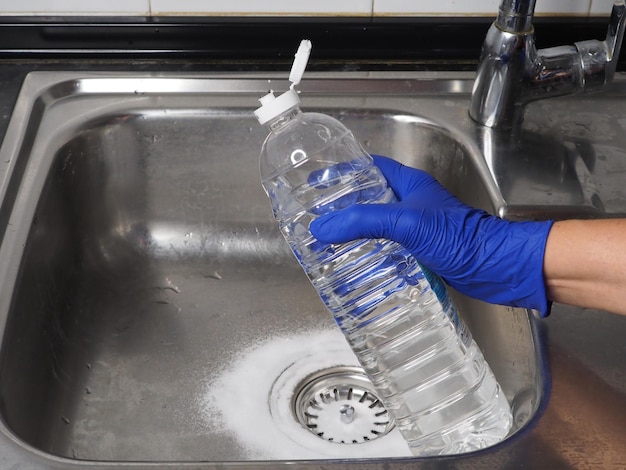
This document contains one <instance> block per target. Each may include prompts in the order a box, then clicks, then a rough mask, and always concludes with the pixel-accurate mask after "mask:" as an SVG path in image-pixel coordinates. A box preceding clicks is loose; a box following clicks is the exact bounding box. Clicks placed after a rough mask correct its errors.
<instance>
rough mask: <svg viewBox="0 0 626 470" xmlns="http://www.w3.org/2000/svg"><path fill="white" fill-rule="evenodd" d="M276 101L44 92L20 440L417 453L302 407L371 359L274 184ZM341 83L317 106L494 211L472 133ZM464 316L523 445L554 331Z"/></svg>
mask: <svg viewBox="0 0 626 470" xmlns="http://www.w3.org/2000/svg"><path fill="white" fill-rule="evenodd" d="M367 86H368V87H371V86H373V85H371V84H370V85H367ZM266 87H267V81H265V80H256V79H247V80H243V79H242V80H239V81H237V80H225V79H214V80H211V79H194V78H160V79H149V78H141V77H139V78H133V77H132V76H131V77H117V78H116V77H113V78H99V77H97V76H96V77H87V78H83V79H78V78H76V79H75V78H72V77H71V75H67V76H65V75H55V74H34V75H31V76H30V77H29V78H28V80H27V84H26V87H25V89H24V91H23V93H22V96H23V98H21V99H22V101H21V102H20V103H18V108H17V111H16V113H19V112H23V113H24V115H23V116H24V119H23V120H22V122H19V120H17V119H16V120H15V122H14V123H12V125H11V126H12V127H11V128H10V129H9V131H8V133H7V142H5V146H4V147H3V153H2V155H1V156H2V160H3V161H6V162H7V163H6V165H5V166H4V167H0V176H2V179H0V184H1V186H0V195H2V196H3V202H2V205H1V206H0V222H2V229H1V230H3V231H2V232H0V235H1V236H2V245H1V246H0V266H1V267H0V270H1V272H0V274H1V275H2V276H3V279H4V281H3V283H2V286H0V309H1V310H0V315H1V317H0V318H1V319H2V322H3V323H2V327H3V328H4V335H3V338H4V339H3V343H2V362H1V369H0V399H1V403H2V407H1V409H0V413H1V414H2V421H3V423H4V424H3V427H4V428H3V432H4V436H5V437H7V438H8V437H11V438H13V439H15V440H17V441H18V442H21V444H20V445H21V446H23V447H24V449H25V450H26V451H27V452H34V453H39V454H40V455H43V456H44V457H46V456H55V457H54V458H56V457H62V458H64V459H71V460H81V461H114V462H115V461H126V462H130V461H135V462H139V461H143V462H146V461H147V462H155V461H156V462H183V461H187V462H190V461H193V462H220V461H243V460H269V461H271V460H275V459H281V460H288V459H328V458H339V459H341V458H344V457H345V458H357V457H368V456H375V457H385V458H392V457H395V456H400V455H408V454H407V453H405V449H404V448H403V443H402V442H398V439H399V437H398V436H397V435H395V434H394V431H392V432H390V433H389V434H388V435H385V436H384V437H382V438H381V441H379V442H378V443H376V442H375V441H372V442H371V443H363V444H338V443H328V442H324V441H321V440H319V438H318V436H316V435H314V434H313V433H310V432H309V431H308V430H306V429H305V428H304V427H303V426H302V425H300V424H299V423H297V422H296V421H295V417H294V416H293V413H291V408H290V405H289V403H291V401H290V400H292V396H291V395H293V393H294V389H293V388H294V387H295V386H296V385H298V384H300V383H301V382H302V380H304V379H305V378H306V377H307V376H308V375H310V374H311V373H314V372H316V370H317V369H326V368H328V369H332V368H334V367H353V366H356V363H355V362H354V361H355V359H354V357H353V355H352V353H351V351H350V350H349V348H348V346H347V345H346V344H345V343H344V342H343V338H342V337H341V335H339V334H338V331H337V330H336V329H335V327H334V324H333V321H332V318H331V316H330V314H329V313H327V312H326V311H325V310H324V307H323V304H322V303H321V301H320V300H319V299H318V298H317V295H316V293H315V291H314V289H313V288H312V287H311V285H310V284H309V282H308V280H307V278H306V276H305V275H304V273H303V272H302V271H301V269H300V267H299V266H298V265H297V263H296V261H295V260H294V259H293V257H292V255H291V253H290V252H289V250H288V248H287V246H286V244H285V243H284V241H283V239H282V238H281V236H280V234H279V232H278V230H277V227H276V226H275V222H274V220H273V218H272V215H271V212H270V209H269V203H268V202H267V199H266V196H265V194H264V193H263V191H262V189H261V186H260V180H259V174H258V152H259V149H260V146H261V143H262V141H263V138H264V137H265V134H266V130H265V129H264V128H262V127H261V126H259V125H258V124H257V123H256V121H255V119H254V117H253V115H252V110H253V109H254V106H255V100H256V98H257V97H258V96H260V95H261V94H262V93H264V92H265V91H266ZM316 87H317V88H316ZM328 89H331V90H332V89H334V86H333V84H332V83H329V82H325V81H324V80H319V81H313V82H310V83H309V85H308V89H307V92H306V93H307V94H303V102H304V106H308V109H318V110H321V111H323V112H327V113H329V114H332V115H334V116H336V117H337V118H339V119H340V120H341V121H343V122H344V123H345V124H346V125H347V126H348V127H349V128H351V129H352V130H353V131H354V133H355V134H356V136H357V137H358V138H360V139H361V140H362V142H363V143H364V146H365V147H366V148H367V149H369V150H370V151H371V152H373V153H380V154H387V155H393V156H397V157H398V158H400V159H402V161H403V162H404V163H407V164H410V165H413V166H417V167H420V168H423V169H425V170H427V171H429V172H431V173H432V174H434V175H435V176H436V177H437V178H438V179H439V180H440V181H441V182H442V183H443V184H444V185H445V186H447V187H448V188H449V189H450V190H451V191H453V192H454V193H456V194H457V195H458V196H459V197H460V198H461V199H463V200H464V201H465V202H467V203H469V204H473V205H477V206H481V207H484V208H485V209H487V210H490V211H495V204H496V202H495V200H496V199H497V195H496V193H495V192H494V190H493V188H492V186H490V183H489V182H488V181H489V180H488V178H487V177H486V175H487V172H486V170H485V168H483V167H482V166H481V163H480V158H479V155H478V154H477V151H476V149H475V148H474V147H473V146H472V145H471V144H469V143H467V142H466V141H465V140H464V138H463V137H462V136H461V135H460V134H457V133H456V132H455V131H453V130H449V129H446V128H443V127H440V126H439V125H437V124H436V123H433V122H431V121H429V120H426V119H424V118H421V117H419V114H418V113H416V112H413V111H412V110H408V109H405V108H406V106H407V105H406V100H400V99H396V100H395V101H394V99H390V98H389V97H385V96H381V97H379V98H378V99H377V98H376V96H375V93H373V91H372V89H371V88H370V89H360V88H359V87H358V86H352V87H350V90H349V91H346V92H345V93H342V96H341V98H337V96H335V95H333V94H332V93H328V92H326V91H325V90H328ZM29 93H30V95H29ZM383 94H384V93H383ZM24 96H26V98H24ZM465 98H466V97H464V99H465ZM394 103H395V106H394ZM31 105H32V106H31ZM463 105H465V103H463ZM448 106H452V105H450V104H448ZM21 107H22V108H21ZM459 109H460V108H459ZM10 138H11V139H13V140H11V141H9V139H10ZM457 304H458V306H459V309H460V311H461V312H462V314H463V316H464V318H465V320H466V322H467V324H468V326H469V327H470V329H471V330H472V332H473V334H474V336H475V338H476V340H477V342H478V344H479V345H480V346H481V348H482V349H483V351H484V354H485V357H486V359H487V360H488V362H489V363H490V365H491V367H492V368H493V370H494V373H495V374H496V376H497V378H498V380H499V382H500V384H501V385H502V387H503V390H504V392H505V394H506V396H507V398H508V400H509V401H510V403H511V404H512V407H513V412H514V415H515V423H514V429H513V431H512V434H514V433H516V432H517V431H519V430H521V429H523V428H524V427H525V426H527V425H528V424H529V423H530V422H531V420H532V418H533V416H534V415H535V414H536V412H537V410H538V408H539V406H540V404H541V402H542V400H543V399H544V398H545V395H544V389H545V387H546V383H547V377H546V375H545V374H546V372H545V369H544V368H542V367H541V364H542V361H543V357H542V353H541V348H540V347H539V342H538V341H539V340H538V338H537V333H536V329H535V327H536V325H535V318H534V316H533V315H529V314H528V313H527V312H526V311H524V310H519V309H509V308H505V307H499V306H493V305H487V304H484V303H482V302H477V301H473V300H470V299H467V298H465V297H462V296H458V298H457ZM272 350H274V351H276V352H275V353H273V354H271V353H268V352H267V351H272ZM286 351H288V353H287V352H286ZM329 352H330V353H329ZM251 358H252V359H251ZM255 358H256V360H253V359H255ZM262 358H263V359H262ZM294 364H297V365H298V367H293V366H294ZM246 367H247V368H246ZM259 370H261V371H262V373H260V374H259ZM285 371H287V372H288V373H289V374H291V375H289V377H286V376H284V375H283V374H284V373H285ZM234 377H235V378H238V380H239V382H238V380H237V379H233V378H234ZM277 383H281V384H283V386H284V388H283V389H281V390H279V391H277V390H276V389H275V387H276V384H277ZM290 387H291V388H290ZM278 392H279V393H278ZM268 396H269V398H268ZM259 397H261V399H259ZM228 398H232V399H228ZM276 400H278V401H279V402H280V403H279V404H276ZM281 400H282V401H281ZM268 402H269V403H268ZM281 403H282V404H281ZM250 404H252V406H253V408H249V407H250V406H251V405H250ZM264 406H266V407H267V408H266V409H264V410H262V411H259V409H258V408H262V407H264ZM276 406H278V407H279V408H280V409H276V408H272V407H276ZM246 407H248V408H246ZM246 419H250V423H251V426H253V427H254V428H257V429H256V432H258V433H264V432H265V433H267V432H271V433H274V434H273V435H272V439H273V442H275V444H276V445H275V446H274V447H275V448H276V449H277V450H276V451H272V450H271V449H268V448H267V446H265V448H264V449H263V447H264V444H263V442H262V441H258V440H257V441H254V439H253V438H252V437H249V436H250V435H249V434H246V432H244V431H242V429H244V428H245V427H246V426H245V422H246V421H245V420H246ZM264 419H266V420H269V421H267V422H264V421H263V420H264ZM277 419H278V420H279V421H275V420H277ZM291 419H293V422H292V423H289V420H291ZM252 420H254V422H253V421H252ZM272 420H274V421H272ZM268 430H269V431H268ZM246 436H248V437H246ZM382 439H384V440H385V441H382ZM253 441H254V442H253ZM255 442H256V444H255ZM259 442H261V443H260V444H259ZM381 442H384V443H385V445H381ZM281 443H284V445H281ZM354 445H358V446H362V447H359V448H358V452H355V451H354V447H352V449H348V448H349V447H350V446H354ZM342 446H346V449H345V451H343V450H342ZM292 451H293V453H290V452H292ZM50 458H52V457H50ZM274 463H276V462H274Z"/></svg>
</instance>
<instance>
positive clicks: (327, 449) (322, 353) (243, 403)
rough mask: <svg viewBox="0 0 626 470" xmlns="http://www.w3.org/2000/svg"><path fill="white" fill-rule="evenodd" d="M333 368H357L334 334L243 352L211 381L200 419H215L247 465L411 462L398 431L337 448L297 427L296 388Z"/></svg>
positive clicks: (284, 340)
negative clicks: (251, 462) (373, 460)
mask: <svg viewBox="0 0 626 470" xmlns="http://www.w3.org/2000/svg"><path fill="white" fill-rule="evenodd" d="M337 366H358V362H357V360H356V357H355V355H354V353H353V352H352V351H351V350H350V347H349V346H348V344H347V343H346V341H345V339H344V337H343V335H342V334H341V332H339V331H338V330H327V331H317V332H310V333H307V334H302V335H295V336H290V337H276V338H272V339H270V340H268V341H267V342H265V343H262V344H259V345H255V346H252V347H250V348H248V349H246V350H244V351H242V352H241V354H240V355H239V356H238V359H237V360H236V362H235V363H234V364H233V365H232V367H230V368H229V369H228V370H225V371H224V372H223V373H222V374H221V375H220V376H219V377H216V378H214V379H213V380H211V381H210V383H209V385H208V388H207V393H206V395H205V396H204V400H203V403H202V404H201V406H202V408H203V411H204V413H203V416H205V417H206V419H207V420H211V421H215V420H216V419H219V420H220V423H219V424H220V425H221V426H223V427H224V428H225V429H227V430H228V431H229V432H230V433H231V434H232V435H233V436H234V437H235V439H236V440H237V441H238V443H239V444H240V445H241V446H242V447H243V448H245V449H246V452H247V455H246V457H247V458H248V459H250V460H265V459H268V460H274V459H281V460H284V459H325V458H373V457H401V456H411V452H410V451H409V448H408V446H407V444H406V442H405V441H404V439H403V438H402V436H401V435H400V433H399V431H398V430H397V429H393V430H392V431H391V432H389V433H388V434H386V435H385V436H382V437H380V438H377V439H375V440H372V441H370V442H365V443H361V444H341V443H334V442H329V441H326V440H323V439H320V438H319V437H318V436H316V435H314V434H313V433H311V432H310V431H309V430H307V429H305V428H304V427H302V425H301V424H300V423H298V422H297V421H296V419H295V418H294V416H293V413H292V411H291V403H292V398H293V393H294V391H295V390H296V388H297V386H298V384H300V382H301V381H302V380H304V379H305V378H306V377H308V376H309V375H311V374H313V373H315V372H317V371H319V370H323V369H327V368H332V367H337ZM209 424H213V425H214V424H217V423H209Z"/></svg>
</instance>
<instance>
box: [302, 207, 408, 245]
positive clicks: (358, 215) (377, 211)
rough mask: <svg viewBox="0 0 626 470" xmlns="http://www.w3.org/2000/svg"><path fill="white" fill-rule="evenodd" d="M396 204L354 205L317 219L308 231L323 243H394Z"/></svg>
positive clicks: (395, 234)
mask: <svg viewBox="0 0 626 470" xmlns="http://www.w3.org/2000/svg"><path fill="white" fill-rule="evenodd" d="M397 212H398V211H397V206H396V204H356V205H354V206H350V207H348V208H346V209H341V210H338V211H335V212H331V213H328V214H325V215H322V216H320V217H318V218H317V219H315V220H313V221H312V222H311V225H310V226H309V229H310V231H311V233H312V234H313V236H314V237H315V238H317V239H318V240H319V241H320V242H322V243H346V242H349V241H352V240H357V239H360V238H386V239H388V240H393V241H396V242H400V241H399V240H397V239H396V238H397V235H398V234H397V233H394V232H395V230H394V227H396V226H397V223H396V222H395V221H397V220H398V217H399V214H398V213H397Z"/></svg>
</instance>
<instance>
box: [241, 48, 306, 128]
mask: <svg viewBox="0 0 626 470" xmlns="http://www.w3.org/2000/svg"><path fill="white" fill-rule="evenodd" d="M310 53H311V41H309V40H308V39H304V40H302V41H301V42H300V47H298V51H297V52H296V55H295V59H294V61H293V64H292V66H291V72H290V74H289V81H290V82H291V86H290V87H289V90H287V91H286V92H285V93H283V94H282V95H279V96H274V92H272V91H270V92H269V93H268V94H267V95H265V96H262V97H261V98H260V99H259V101H260V102H261V107H260V108H258V109H256V110H255V111H254V115H255V116H256V118H257V120H258V121H259V123H260V124H266V123H268V122H269V121H271V120H272V119H274V118H276V117H278V116H280V115H281V114H284V113H285V112H287V111H289V110H290V109H291V108H295V107H296V106H298V105H299V104H300V97H299V96H298V92H297V91H296V90H295V88H294V87H295V86H296V85H297V84H299V83H300V80H301V79H302V75H303V74H304V69H305V68H306V65H307V62H308V61H309V55H310Z"/></svg>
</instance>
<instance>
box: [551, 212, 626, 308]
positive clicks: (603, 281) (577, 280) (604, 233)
mask: <svg viewBox="0 0 626 470" xmlns="http://www.w3.org/2000/svg"><path fill="white" fill-rule="evenodd" d="M543 272H544V279H545V283H546V290H547V294H548V298H549V299H550V300H552V301H555V302H561V303H565V304H571V305H577V306H580V307H586V308H595V309H601V310H607V311H610V312H614V313H619V314H622V315H626V219H603V220H564V221H559V222H555V224H554V225H553V227H552V229H551V230H550V234H549V235H548V241H547V244H546V251H545V255H544V265H543Z"/></svg>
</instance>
